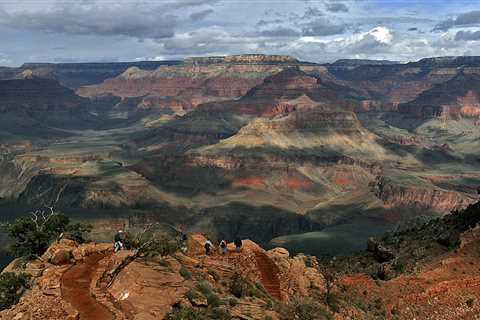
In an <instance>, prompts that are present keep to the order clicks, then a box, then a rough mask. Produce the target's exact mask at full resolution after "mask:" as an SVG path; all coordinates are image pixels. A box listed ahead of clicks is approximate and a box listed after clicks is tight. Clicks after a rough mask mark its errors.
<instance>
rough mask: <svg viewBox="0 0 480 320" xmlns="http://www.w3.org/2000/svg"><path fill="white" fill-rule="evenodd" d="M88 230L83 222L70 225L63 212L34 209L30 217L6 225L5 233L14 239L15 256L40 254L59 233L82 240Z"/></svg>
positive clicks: (89, 228) (13, 249)
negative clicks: (46, 211) (47, 212)
mask: <svg viewBox="0 0 480 320" xmlns="http://www.w3.org/2000/svg"><path fill="white" fill-rule="evenodd" d="M90 230H91V227H90V226H86V225H83V224H79V223H77V224H74V225H70V219H69V218H68V217H67V216H66V215H65V214H63V213H61V212H54V211H53V209H52V212H51V213H49V214H46V213H44V212H42V211H36V212H35V213H32V216H31V217H21V218H18V219H16V220H15V222H14V223H11V224H9V225H8V226H7V233H8V235H9V237H10V238H12V239H13V240H14V244H13V245H12V247H11V251H12V253H13V255H15V256H16V257H21V256H26V257H34V256H41V255H42V254H43V253H44V252H45V251H46V250H47V249H48V247H49V246H50V244H51V243H52V242H53V241H54V240H55V239H58V237H59V236H60V235H61V234H64V236H65V237H66V238H71V239H72V240H75V241H79V242H83V241H84V235H85V234H86V233H88V232H90Z"/></svg>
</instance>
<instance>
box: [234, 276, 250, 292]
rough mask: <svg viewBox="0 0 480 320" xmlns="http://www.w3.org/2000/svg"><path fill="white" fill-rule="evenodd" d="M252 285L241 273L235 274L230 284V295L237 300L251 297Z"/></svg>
mask: <svg viewBox="0 0 480 320" xmlns="http://www.w3.org/2000/svg"><path fill="white" fill-rule="evenodd" d="M249 289H250V284H249V283H248V282H247V280H245V279H244V278H243V277H242V276H241V275H240V274H239V273H235V274H234V275H233V278H232V282H231V283H230V293H231V294H233V295H234V296H235V297H237V298H242V297H244V296H247V295H249V293H250V290H249Z"/></svg>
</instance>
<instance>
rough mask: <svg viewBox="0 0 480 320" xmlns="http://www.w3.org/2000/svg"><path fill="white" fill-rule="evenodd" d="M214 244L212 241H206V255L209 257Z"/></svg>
mask: <svg viewBox="0 0 480 320" xmlns="http://www.w3.org/2000/svg"><path fill="white" fill-rule="evenodd" d="M212 247H213V244H212V243H211V242H210V240H207V241H205V254H206V255H207V256H209V255H210V253H211V251H212Z"/></svg>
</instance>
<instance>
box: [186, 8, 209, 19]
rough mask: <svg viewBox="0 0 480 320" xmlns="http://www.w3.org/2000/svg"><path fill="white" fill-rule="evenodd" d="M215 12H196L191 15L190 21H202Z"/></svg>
mask: <svg viewBox="0 0 480 320" xmlns="http://www.w3.org/2000/svg"><path fill="white" fill-rule="evenodd" d="M213 12H214V11H213V10H212V9H206V10H203V11H200V12H195V13H192V14H191V15H190V19H192V20H193V21H200V20H203V19H205V17H206V16H208V15H209V14H212V13H213Z"/></svg>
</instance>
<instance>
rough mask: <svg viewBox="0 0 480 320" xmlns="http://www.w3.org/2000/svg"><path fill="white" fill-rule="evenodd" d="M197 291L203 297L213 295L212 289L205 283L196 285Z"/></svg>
mask: <svg viewBox="0 0 480 320" xmlns="http://www.w3.org/2000/svg"><path fill="white" fill-rule="evenodd" d="M197 290H198V291H200V292H201V293H202V294H203V295H204V296H205V297H206V296H207V295H209V294H211V293H213V288H212V286H211V285H210V283H208V282H207V281H201V282H199V283H198V284H197Z"/></svg>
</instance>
